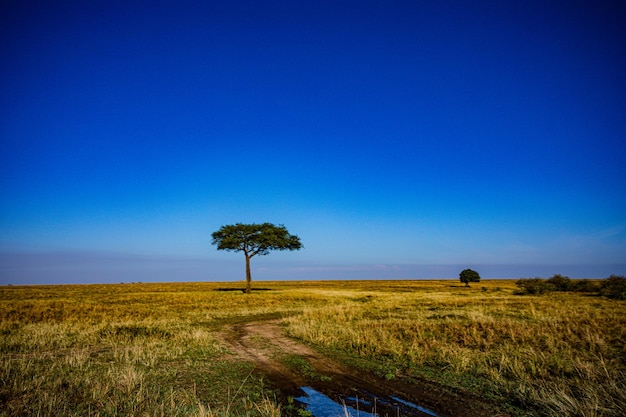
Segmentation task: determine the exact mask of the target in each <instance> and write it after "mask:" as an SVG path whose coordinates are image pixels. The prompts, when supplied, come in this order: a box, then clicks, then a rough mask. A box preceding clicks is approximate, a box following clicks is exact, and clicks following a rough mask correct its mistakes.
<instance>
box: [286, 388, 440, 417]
mask: <svg viewBox="0 0 626 417" xmlns="http://www.w3.org/2000/svg"><path fill="white" fill-rule="evenodd" d="M300 389H301V390H302V391H303V392H304V394H305V395H303V396H300V397H297V398H295V400H296V401H298V402H300V403H302V404H304V405H306V409H307V410H309V411H310V412H311V414H312V415H313V416H314V417H379V416H381V415H394V416H395V415H399V416H405V417H408V416H416V417H417V416H432V417H437V414H436V413H435V412H433V411H432V410H429V409H427V408H424V407H422V406H420V405H417V404H413V403H412V402H409V401H405V400H403V399H401V398H398V397H393V396H389V397H384V398H380V397H377V396H374V395H372V394H370V393H368V392H366V391H363V390H361V391H360V393H361V394H363V396H362V397H358V396H356V397H355V396H341V395H337V397H338V401H335V400H333V399H332V398H330V397H328V396H327V395H325V394H322V393H321V392H318V391H316V390H315V389H313V388H311V387H300ZM390 411H392V413H391V412H390Z"/></svg>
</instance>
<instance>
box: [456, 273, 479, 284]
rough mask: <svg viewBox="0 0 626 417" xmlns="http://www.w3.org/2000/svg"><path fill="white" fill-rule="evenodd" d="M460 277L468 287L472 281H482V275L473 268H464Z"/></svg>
mask: <svg viewBox="0 0 626 417" xmlns="http://www.w3.org/2000/svg"><path fill="white" fill-rule="evenodd" d="M459 279H460V280H461V282H462V283H464V284H465V286H466V287H469V283H470V282H480V275H478V272H476V271H474V270H473V269H464V270H463V271H461V273H460V274H459Z"/></svg>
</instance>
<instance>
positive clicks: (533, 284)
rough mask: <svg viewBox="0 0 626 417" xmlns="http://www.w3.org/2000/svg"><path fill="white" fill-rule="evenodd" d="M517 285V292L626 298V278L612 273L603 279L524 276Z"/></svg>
mask: <svg viewBox="0 0 626 417" xmlns="http://www.w3.org/2000/svg"><path fill="white" fill-rule="evenodd" d="M515 285H517V286H518V287H519V289H518V290H517V291H516V294H520V295H526V294H533V295H536V294H545V293H549V292H581V293H589V294H596V295H599V296H602V297H607V298H610V299H613V300H626V278H624V277H623V276H621V275H611V276H610V277H608V278H606V279H603V280H588V279H571V278H569V277H565V276H563V275H560V274H556V275H554V276H553V277H552V278H548V279H543V278H523V279H520V280H518V281H517V282H516V283H515Z"/></svg>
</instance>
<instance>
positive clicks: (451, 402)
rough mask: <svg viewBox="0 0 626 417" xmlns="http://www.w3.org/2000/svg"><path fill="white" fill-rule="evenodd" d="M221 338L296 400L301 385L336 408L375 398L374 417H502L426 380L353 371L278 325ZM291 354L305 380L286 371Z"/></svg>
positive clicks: (238, 328) (259, 325) (235, 329)
mask: <svg viewBox="0 0 626 417" xmlns="http://www.w3.org/2000/svg"><path fill="white" fill-rule="evenodd" d="M221 337H222V339H223V341H224V342H225V343H226V344H227V345H228V346H229V347H230V349H231V350H232V351H233V353H234V354H235V355H236V356H237V357H239V358H240V359H243V360H246V361H250V362H252V363H254V364H255V366H256V368H257V370H258V371H259V372H261V373H262V374H264V375H265V376H266V377H267V378H268V379H269V381H270V383H271V384H272V386H273V387H274V388H276V389H278V390H280V391H281V393H282V394H283V395H284V396H285V397H288V396H292V397H297V396H301V395H303V391H302V390H301V387H304V386H307V387H311V388H313V389H314V390H316V391H318V392H320V393H323V394H325V395H326V396H328V397H330V398H331V399H333V400H334V401H336V402H338V403H340V404H341V402H342V401H345V397H346V396H349V397H356V398H359V397H360V398H363V397H366V398H369V399H374V398H376V399H380V401H379V402H378V405H377V408H376V412H377V413H378V415H380V416H385V415H387V416H396V415H401V416H407V415H412V416H429V415H431V416H432V415H433V414H436V415H437V416H439V417H446V416H450V417H453V416H464V417H474V416H475V417H485V416H503V415H504V414H501V413H498V412H497V411H496V409H497V408H498V407H497V406H496V405H495V404H493V403H491V402H489V401H486V400H482V399H480V398H477V397H475V396H473V395H471V394H468V393H465V392H460V391H458V390H454V389H450V388H446V387H442V386H440V385H437V384H433V383H430V382H428V381H414V380H412V381H411V382H406V381H400V380H386V379H382V378H378V377H376V376H374V375H371V374H369V373H366V372H363V371H361V370H358V369H353V368H348V367H347V366H345V365H344V364H341V363H338V362H337V361H334V360H332V359H330V358H327V357H325V356H323V355H321V354H320V353H319V352H317V351H316V350H314V349H313V348H311V347H309V346H307V345H304V344H302V343H299V342H298V341H296V340H294V339H291V338H289V337H287V336H285V335H284V333H283V329H282V327H281V326H280V321H279V320H266V321H251V322H245V323H238V324H232V325H228V326H226V327H225V328H224V329H223V332H222V333H221ZM293 355H297V356H298V357H300V358H302V359H304V360H306V362H308V364H310V367H311V368H312V371H313V372H306V375H305V374H303V372H301V371H299V370H297V369H294V367H293V366H287V365H286V364H285V358H286V357H288V356H291V357H293ZM389 399H392V400H389ZM396 399H401V400H403V401H405V402H410V403H413V404H416V405H419V406H420V408H423V409H425V410H426V411H420V410H418V409H416V408H413V407H406V406H404V405H403V403H402V401H395V400H396ZM386 403H387V405H385V404H386ZM365 411H371V410H365ZM431 412H432V413H431Z"/></svg>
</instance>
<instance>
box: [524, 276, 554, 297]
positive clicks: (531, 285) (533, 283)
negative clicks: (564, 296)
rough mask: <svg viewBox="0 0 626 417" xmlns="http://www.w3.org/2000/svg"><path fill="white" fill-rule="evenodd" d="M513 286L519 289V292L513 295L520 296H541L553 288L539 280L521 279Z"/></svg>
mask: <svg viewBox="0 0 626 417" xmlns="http://www.w3.org/2000/svg"><path fill="white" fill-rule="evenodd" d="M515 285H517V286H518V287H519V290H517V291H516V292H515V293H516V294H521V295H526V294H530V295H538V294H543V293H545V292H547V291H550V290H551V289H552V288H554V287H552V286H551V285H550V284H547V283H546V281H545V280H543V279H541V278H522V279H519V280H517V282H516V283H515Z"/></svg>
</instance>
